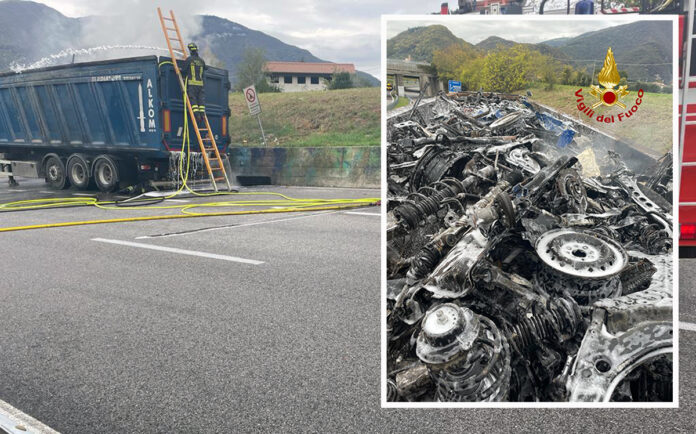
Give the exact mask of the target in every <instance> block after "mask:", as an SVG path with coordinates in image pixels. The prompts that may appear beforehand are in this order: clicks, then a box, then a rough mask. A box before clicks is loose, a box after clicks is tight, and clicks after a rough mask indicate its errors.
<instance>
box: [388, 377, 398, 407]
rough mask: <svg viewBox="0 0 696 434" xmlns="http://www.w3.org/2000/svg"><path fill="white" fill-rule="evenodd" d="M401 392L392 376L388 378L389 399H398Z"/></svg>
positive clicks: (391, 400)
mask: <svg viewBox="0 0 696 434" xmlns="http://www.w3.org/2000/svg"><path fill="white" fill-rule="evenodd" d="M398 398H399V392H398V390H397V388H396V383H395V382H394V380H392V379H391V378H389V379H387V401H389V402H395V401H398Z"/></svg>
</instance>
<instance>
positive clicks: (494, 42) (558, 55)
mask: <svg viewBox="0 0 696 434" xmlns="http://www.w3.org/2000/svg"><path fill="white" fill-rule="evenodd" d="M515 45H522V46H525V47H527V48H529V49H531V50H534V51H538V52H539V53H541V54H543V55H545V56H551V57H553V58H554V59H558V60H560V61H564V60H566V59H569V57H568V56H567V55H566V54H565V53H564V52H562V51H561V50H559V49H558V48H556V47H554V46H551V45H547V44H528V43H523V42H515V41H510V40H507V39H503V38H500V37H498V36H489V37H488V38H486V39H484V40H483V41H481V42H479V43H478V44H476V48H479V49H481V50H483V51H490V50H495V49H496V48H498V47H500V46H502V47H504V48H510V47H513V46H515Z"/></svg>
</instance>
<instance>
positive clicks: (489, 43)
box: [387, 21, 672, 81]
mask: <svg viewBox="0 0 696 434" xmlns="http://www.w3.org/2000/svg"><path fill="white" fill-rule="evenodd" d="M452 44H462V45H464V46H469V47H474V48H475V49H477V50H480V51H481V53H485V52H487V51H490V50H493V49H496V48H498V47H499V46H503V47H511V46H513V45H517V44H520V43H519V42H515V41H510V40H507V39H503V38H500V37H497V36H490V37H488V38H487V39H484V40H483V41H481V42H479V43H477V44H471V43H469V42H467V41H465V40H463V39H461V38H459V37H457V36H455V35H454V34H453V33H452V32H451V31H450V30H449V29H448V28H447V27H446V26H443V25H439V24H438V25H431V26H425V27H414V28H410V29H408V30H406V31H403V32H401V33H399V34H398V35H396V36H394V37H392V38H390V39H389V40H388V41H387V57H389V58H394V59H411V60H416V61H427V62H430V61H432V56H433V52H435V51H436V50H439V49H442V48H445V47H447V46H449V45H452ZM522 45H525V46H527V47H530V48H532V49H534V50H537V51H539V52H541V53H542V54H545V55H548V56H550V57H553V58H555V59H557V60H559V61H560V62H562V63H566V64H568V65H572V66H574V67H577V68H579V69H585V70H587V71H588V72H590V73H592V71H593V65H594V66H595V68H596V70H595V73H596V71H598V70H599V68H601V62H602V61H603V60H604V56H605V55H606V50H607V45H609V46H610V47H611V48H612V51H613V52H614V58H615V60H616V63H617V65H618V67H619V69H620V70H624V71H626V73H627V75H628V79H629V81H654V80H655V79H656V77H657V76H659V77H660V78H661V79H662V80H664V81H670V79H671V77H672V63H671V57H672V29H671V26H670V25H669V23H668V22H666V21H640V22H634V23H628V24H622V25H619V26H614V27H610V28H606V29H601V30H596V31H592V32H587V33H583V34H581V35H579V36H575V37H571V38H567V37H566V38H556V39H552V40H548V41H544V42H540V43H537V44H529V43H522Z"/></svg>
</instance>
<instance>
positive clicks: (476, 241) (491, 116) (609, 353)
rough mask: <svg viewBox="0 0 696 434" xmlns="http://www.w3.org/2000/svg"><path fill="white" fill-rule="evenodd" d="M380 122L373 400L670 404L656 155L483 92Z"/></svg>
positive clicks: (666, 172)
mask: <svg viewBox="0 0 696 434" xmlns="http://www.w3.org/2000/svg"><path fill="white" fill-rule="evenodd" d="M387 128H388V133H387V135H388V137H387V141H388V151H387V155H388V163H387V164H388V186H389V192H388V225H387V231H388V234H387V239H388V242H387V281H388V289H387V309H388V311H387V334H388V338H387V342H388V346H387V376H388V378H387V379H386V381H387V386H388V400H390V401H469V402H471V401H608V400H611V401H671V400H672V292H671V287H672V284H671V275H672V253H671V252H672V217H671V215H670V213H671V203H672V202H671V194H672V191H671V188H672V187H671V185H672V179H671V174H672V168H671V161H672V159H671V157H669V158H664V159H662V160H661V161H659V162H655V163H654V168H653V169H651V170H650V171H648V172H646V173H648V175H638V174H635V173H633V172H632V171H631V169H630V168H629V167H628V166H627V164H626V163H627V159H625V158H623V157H622V156H621V155H619V154H617V153H616V152H614V151H613V150H612V147H611V145H610V144H611V143H612V142H613V140H611V139H610V138H608V136H603V135H601V133H598V132H596V131H595V132H594V133H592V132H591V129H589V128H588V127H587V126H583V125H580V124H577V123H575V122H573V121H569V120H563V118H562V117H561V116H559V115H557V114H554V113H553V112H552V111H550V110H547V109H543V108H541V107H539V106H538V105H534V104H531V103H529V102H527V101H526V100H525V99H524V98H520V97H511V96H501V95H497V94H482V93H460V94H457V95H455V96H445V95H439V96H438V97H436V98H435V99H434V100H433V101H430V102H426V103H425V104H424V105H423V106H421V107H419V108H418V109H416V110H414V111H409V112H404V113H402V114H397V115H395V116H393V117H392V118H390V119H389V120H388V126H387ZM595 133H596V134H595Z"/></svg>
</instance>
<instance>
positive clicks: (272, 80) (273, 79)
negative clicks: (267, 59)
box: [271, 75, 280, 84]
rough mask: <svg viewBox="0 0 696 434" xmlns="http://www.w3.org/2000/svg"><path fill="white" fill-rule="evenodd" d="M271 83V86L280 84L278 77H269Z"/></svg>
mask: <svg viewBox="0 0 696 434" xmlns="http://www.w3.org/2000/svg"><path fill="white" fill-rule="evenodd" d="M271 83H273V84H278V83H280V77H278V76H277V75H271Z"/></svg>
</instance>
